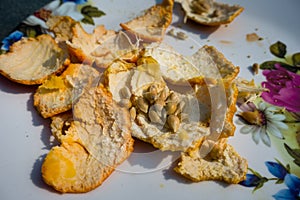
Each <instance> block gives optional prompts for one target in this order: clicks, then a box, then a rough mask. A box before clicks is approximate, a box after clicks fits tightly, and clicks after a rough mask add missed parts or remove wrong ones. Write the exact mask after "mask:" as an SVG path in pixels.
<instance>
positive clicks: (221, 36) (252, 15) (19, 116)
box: [0, 0, 300, 200]
mask: <svg viewBox="0 0 300 200" xmlns="http://www.w3.org/2000/svg"><path fill="white" fill-rule="evenodd" d="M223 2H226V3H231V4H240V5H241V6H243V7H244V8H245V10H244V11H243V12H242V13H241V15H240V16H238V17H237V18H236V19H235V20H234V21H233V22H232V23H231V24H229V25H227V26H220V27H216V28H215V27H205V26H200V25H198V24H196V23H193V22H191V21H188V23H187V24H185V25H183V26H182V29H183V30H184V31H186V32H187V34H188V35H189V37H190V38H192V39H194V40H195V41H197V42H198V43H199V44H201V45H204V44H208V45H213V46H215V47H217V49H218V50H220V51H221V52H222V53H223V54H224V55H225V56H226V58H227V59H229V60H230V61H232V63H234V64H235V65H237V66H240V71H241V72H240V75H239V76H241V77H244V78H247V79H249V80H250V79H252V78H253V79H254V80H255V82H256V83H257V84H260V82H261V81H263V80H265V78H264V77H263V76H262V75H256V76H253V75H252V73H251V72H250V71H249V69H248V67H249V66H251V65H252V64H253V63H262V62H263V61H265V60H273V59H274V56H272V55H271V54H270V53H269V46H270V45H271V44H272V43H275V42H276V41H278V40H280V41H282V42H284V43H285V44H286V45H287V47H288V53H289V54H292V53H295V52H297V51H300V49H299V47H300V39H299V36H300V26H299V19H300V12H299V8H300V1H298V0H290V1H284V0H251V1H237V0H224V1H223ZM94 3H95V5H97V6H98V7H99V8H100V9H101V10H103V11H104V12H105V13H106V15H105V16H103V17H100V18H95V23H96V24H105V25H106V27H107V28H108V29H115V30H119V23H120V22H125V21H127V20H128V19H131V18H133V17H134V16H136V15H138V14H140V13H141V11H142V10H143V9H146V8H148V7H150V6H152V5H154V4H155V3H156V1H154V0H151V1H150V0H148V1H146V0H143V1H142V0H139V1H136V0H99V1H96V0H95V1H94ZM182 22H183V12H182V10H181V8H180V6H179V5H178V4H175V11H174V17H173V25H174V26H176V25H178V24H182ZM84 27H85V28H86V29H87V30H89V31H90V30H91V29H92V26H89V25H85V26H84ZM249 33H256V34H257V35H259V36H260V37H262V38H263V40H261V41H255V42H248V41H247V40H246V34H249ZM34 90H35V87H28V86H22V85H19V84H15V83H12V82H10V81H9V80H7V79H5V78H4V77H1V78H0V110H1V115H0V123H1V140H0V158H1V162H0V177H1V180H0V199H3V200H6V199H32V200H34V199H43V200H51V199H62V200H65V199H72V200H75V199H143V200H146V199H149V200H150V199H151V200H153V199H173V200H177V199H178V200H179V199H181V200H182V199H186V200H187V199H240V198H241V197H242V198H243V199H273V197H272V195H274V194H275V193H277V192H278V191H279V190H280V189H284V188H287V186H286V185H285V184H284V183H283V184H275V182H274V181H268V182H267V183H265V184H264V186H263V187H262V188H261V189H259V190H257V191H256V192H254V193H252V190H253V188H247V187H244V186H241V185H227V184H224V183H219V182H211V181H206V182H200V183H191V182H190V181H188V180H186V179H184V178H182V177H180V176H178V175H177V174H175V173H174V172H173V171H172V169H168V167H167V168H165V169H162V170H158V171H155V172H149V173H140V174H132V173H125V172H120V171H116V172H114V173H113V174H112V175H111V176H110V177H109V178H108V179H107V180H106V181H105V182H104V183H103V184H102V186H100V187H98V188H96V189H95V190H93V191H91V192H88V193H85V194H63V195H61V194H58V193H56V192H55V191H53V190H52V189H51V188H50V187H48V186H47V185H46V184H45V183H43V181H42V179H41V174H40V167H41V163H42V159H43V158H44V156H45V155H46V154H47V152H48V151H49V149H50V148H51V146H52V144H51V142H50V139H51V138H50V130H49V120H45V119H42V118H41V117H40V116H39V115H38V114H37V112H36V110H35V109H34V108H33V96H32V94H33V92H34ZM240 128H241V127H240V126H237V130H236V132H235V136H234V137H232V138H230V139H229V142H230V143H231V144H232V145H233V146H234V147H235V149H236V150H237V151H238V152H239V153H240V154H241V155H242V156H243V157H245V158H246V159H247V160H248V162H249V167H251V168H252V169H254V170H255V171H257V172H259V173H261V174H262V175H263V176H266V177H273V176H272V174H270V173H269V172H268V170H267V167H266V166H265V162H266V161H274V162H276V161H275V158H276V159H278V160H280V161H281V162H282V163H284V164H291V165H292V159H291V157H290V156H289V154H287V153H286V151H285V150H284V149H283V146H282V141H279V140H278V139H277V138H271V140H272V145H271V147H267V146H266V145H264V144H263V143H262V142H260V143H259V144H255V143H254V141H253V140H252V138H251V135H250V134H248V135H243V134H241V133H240ZM291 134H295V133H293V132H291ZM283 142H284V141H283ZM298 148H299V146H298ZM292 173H295V174H297V175H298V176H299V175H300V173H299V166H298V167H297V166H296V165H292Z"/></svg>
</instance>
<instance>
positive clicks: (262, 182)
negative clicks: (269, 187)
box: [252, 177, 268, 193]
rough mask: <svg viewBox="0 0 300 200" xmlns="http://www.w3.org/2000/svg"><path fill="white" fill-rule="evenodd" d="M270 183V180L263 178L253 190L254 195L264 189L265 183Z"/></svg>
mask: <svg viewBox="0 0 300 200" xmlns="http://www.w3.org/2000/svg"><path fill="white" fill-rule="evenodd" d="M265 182H268V179H267V178H265V177H263V178H262V179H260V181H259V183H258V185H257V186H256V187H255V188H254V189H253V191H252V193H254V192H255V191H256V190H258V189H260V188H262V187H263V186H264V183H265Z"/></svg>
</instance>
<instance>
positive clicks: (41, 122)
mask: <svg viewBox="0 0 300 200" xmlns="http://www.w3.org/2000/svg"><path fill="white" fill-rule="evenodd" d="M27 110H28V111H29V112H30V113H31V118H32V125H33V126H42V131H41V132H40V133H39V134H40V139H41V141H42V142H43V144H44V145H45V147H43V148H42V149H47V150H50V149H51V148H52V147H53V146H55V145H58V142H57V141H56V140H54V137H53V136H52V134H51V131H50V122H51V120H50V119H44V118H43V117H41V115H39V113H38V112H37V110H36V109H35V108H34V106H33V94H32V95H30V98H29V100H28V101H27Z"/></svg>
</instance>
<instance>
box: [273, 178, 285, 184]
mask: <svg viewBox="0 0 300 200" xmlns="http://www.w3.org/2000/svg"><path fill="white" fill-rule="evenodd" d="M283 182H284V179H278V180H277V181H276V182H275V184H282V183H283Z"/></svg>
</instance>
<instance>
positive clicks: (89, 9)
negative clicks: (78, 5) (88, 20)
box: [81, 5, 105, 17]
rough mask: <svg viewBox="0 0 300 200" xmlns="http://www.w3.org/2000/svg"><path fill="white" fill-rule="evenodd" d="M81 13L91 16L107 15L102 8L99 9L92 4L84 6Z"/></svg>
mask: <svg viewBox="0 0 300 200" xmlns="http://www.w3.org/2000/svg"><path fill="white" fill-rule="evenodd" d="M81 13H82V14H83V15H87V16H90V17H101V16H103V15H105V13H104V12H103V11H102V10H99V9H98V8H97V7H93V6H91V5H88V6H84V7H83V8H82V9H81Z"/></svg>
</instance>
